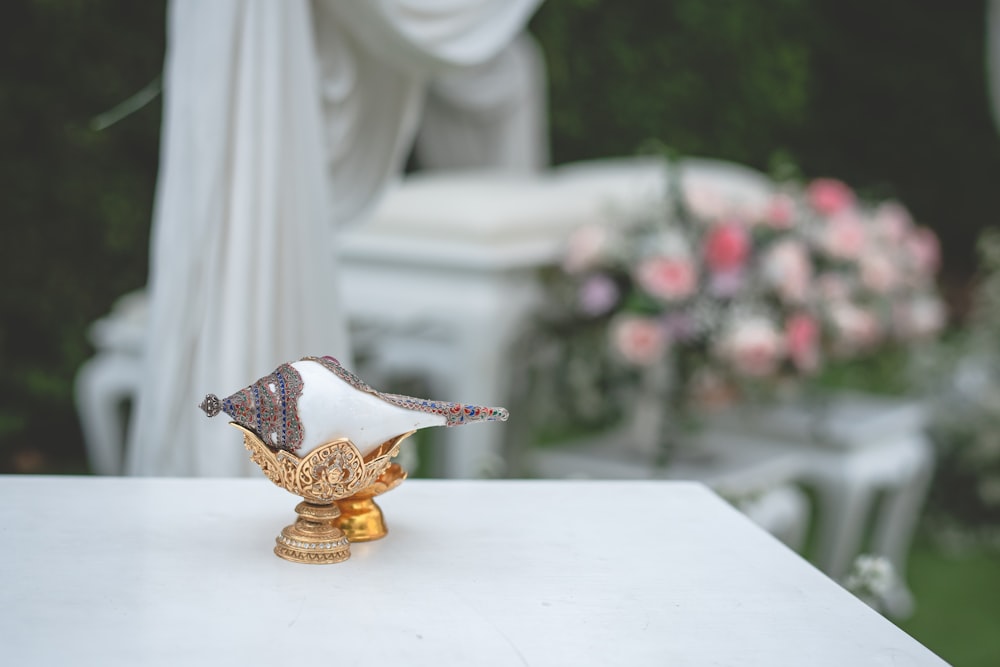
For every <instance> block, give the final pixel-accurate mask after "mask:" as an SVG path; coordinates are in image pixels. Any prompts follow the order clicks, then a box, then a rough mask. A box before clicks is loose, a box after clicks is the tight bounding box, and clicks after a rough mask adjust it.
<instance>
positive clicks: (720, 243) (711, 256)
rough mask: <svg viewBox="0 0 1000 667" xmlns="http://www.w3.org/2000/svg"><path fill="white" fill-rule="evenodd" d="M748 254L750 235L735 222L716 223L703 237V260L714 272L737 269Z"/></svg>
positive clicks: (741, 265)
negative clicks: (705, 236) (706, 235)
mask: <svg viewBox="0 0 1000 667" xmlns="http://www.w3.org/2000/svg"><path fill="white" fill-rule="evenodd" d="M749 254H750V235H749V234H747V230H746V229H745V228H744V227H743V226H742V225H739V224H737V223H735V222H724V223H722V224H719V225H716V226H715V227H714V228H712V230H711V231H709V233H708V237H707V238H706V239H705V261H706V262H708V267H709V268H710V269H711V270H712V271H713V272H715V273H729V272H733V271H739V270H740V269H742V268H743V265H744V264H745V263H746V261H747V257H748V256H749Z"/></svg>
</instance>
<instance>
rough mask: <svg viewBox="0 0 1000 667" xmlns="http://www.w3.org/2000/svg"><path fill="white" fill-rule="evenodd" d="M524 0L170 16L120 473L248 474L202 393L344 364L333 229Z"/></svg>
mask: <svg viewBox="0 0 1000 667" xmlns="http://www.w3.org/2000/svg"><path fill="white" fill-rule="evenodd" d="M538 2H539V0H368V1H366V2H360V1H358V2H352V1H348V0H339V1H338V0H318V1H317V2H315V3H310V2H309V1H308V0H284V1H283V2H273V1H271V0H213V1H212V2H204V1H202V0H173V1H172V2H171V3H170V4H169V10H168V45H167V55H166V65H165V73H164V114H163V134H162V139H161V158H160V174H159V182H158V186H157V198H156V206H155V211H154V217H153V230H152V240H151V248H150V275H149V281H148V286H147V288H148V291H149V295H150V324H149V331H148V335H147V340H146V341H145V377H144V380H143V383H142V387H141V389H140V393H139V396H138V401H137V406H136V412H135V417H134V419H133V420H132V424H131V428H130V434H129V445H128V450H127V451H128V461H127V462H126V467H127V471H128V472H129V473H130V474H137V475H204V476H210V475H215V476H229V475H240V474H250V473H252V472H253V470H254V469H253V467H252V464H251V463H250V462H249V460H248V457H247V455H246V453H245V451H243V448H242V446H241V445H240V438H239V437H238V436H237V434H236V433H235V432H230V431H231V429H228V428H227V427H226V426H225V424H224V423H223V422H222V421H220V420H209V419H206V418H205V417H204V415H203V414H202V413H201V411H200V410H198V409H197V404H198V403H199V402H200V400H201V398H202V397H203V395H204V394H206V393H208V392H214V393H217V394H220V395H223V394H227V393H229V392H232V391H234V390H236V389H239V388H241V387H243V386H245V385H246V384H248V383H250V382H252V381H253V380H255V379H257V378H258V377H260V376H262V375H264V374H266V373H268V372H270V371H271V370H273V369H274V368H275V367H276V366H277V365H278V364H279V363H281V362H283V361H289V360H294V359H297V358H298V357H300V356H303V355H306V354H334V355H339V356H340V358H341V359H342V360H344V361H345V363H349V358H348V355H349V345H348V340H347V334H346V327H345V322H344V321H343V318H342V317H340V313H339V309H338V303H337V298H336V294H337V285H336V272H335V267H334V264H333V257H334V248H333V245H334V243H335V230H336V227H337V225H341V224H344V223H346V222H349V221H351V220H354V219H357V218H358V217H359V216H360V215H361V214H362V213H363V211H364V210H365V209H366V208H367V207H369V206H370V205H371V203H372V202H373V201H374V200H375V198H376V197H377V195H378V194H379V192H380V191H381V190H382V189H383V188H384V187H385V185H386V183H387V181H388V180H389V179H390V178H392V177H393V176H394V175H396V174H398V172H399V169H400V165H401V162H402V159H403V158H404V157H405V154H406V151H407V150H408V148H409V146H410V144H411V143H412V140H413V135H414V133H415V131H416V127H417V123H418V120H419V117H420V112H421V105H422V101H423V96H424V94H425V90H426V86H427V82H428V81H429V80H430V79H431V78H434V77H437V76H440V75H444V74H446V73H448V72H454V71H460V70H461V69H462V68H467V67H475V66H479V65H481V64H482V63H484V62H487V61H489V60H490V59H491V58H494V57H495V56H496V55H497V54H498V53H499V52H500V51H501V50H502V49H504V48H505V46H506V45H507V44H509V43H510V41H511V40H512V39H513V37H514V35H516V34H517V33H518V32H519V31H520V30H521V28H522V27H523V25H524V23H525V21H526V20H527V19H528V18H529V17H530V15H531V13H532V12H533V11H534V9H535V7H536V6H537V4H538Z"/></svg>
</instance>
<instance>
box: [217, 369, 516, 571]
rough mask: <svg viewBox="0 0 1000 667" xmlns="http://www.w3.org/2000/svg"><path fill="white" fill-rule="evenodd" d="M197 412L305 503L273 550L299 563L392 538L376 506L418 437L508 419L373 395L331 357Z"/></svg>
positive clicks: (500, 413) (326, 559) (396, 480)
mask: <svg viewBox="0 0 1000 667" xmlns="http://www.w3.org/2000/svg"><path fill="white" fill-rule="evenodd" d="M200 407H201V409H202V410H204V411H205V414H207V415H208V416H209V417H214V416H215V415H217V414H219V413H220V412H225V413H226V414H227V415H229V417H231V418H232V420H233V421H232V422H231V423H232V425H233V426H235V427H236V428H238V429H240V431H242V433H243V444H244V446H245V447H246V448H247V449H248V450H249V451H250V459H251V460H252V461H253V462H254V463H256V464H257V465H259V466H260V468H261V470H262V471H263V472H264V475H266V476H267V478H268V479H270V480H271V481H272V482H274V483H275V484H277V485H278V486H280V487H282V488H283V489H285V490H287V491H289V492H291V493H294V494H295V495H298V496H301V497H302V499H303V502H301V503H299V504H298V505H297V506H296V508H295V511H296V513H297V514H298V519H297V520H296V521H295V523H294V524H292V525H290V526H286V527H285V528H284V529H283V530H282V531H281V535H279V536H278V538H277V540H276V542H277V544H276V546H275V548H274V552H275V553H276V554H277V555H278V556H280V557H281V558H284V559H286V560H291V561H295V562H300V563H337V562H340V561H343V560H347V559H348V558H349V557H350V542H351V541H355V542H359V541H366V540H373V539H378V538H380V537H383V536H384V535H385V534H386V528H385V523H384V521H383V519H382V511H381V509H379V507H378V505H376V504H375V502H374V500H373V498H374V497H375V496H376V495H379V494H381V493H384V492H386V491H389V490H391V489H393V488H395V487H396V486H398V485H399V484H400V483H401V482H402V481H403V480H404V479H405V478H406V472H405V471H404V470H403V469H402V468H401V467H400V466H399V465H398V464H393V463H391V459H392V457H393V456H395V455H396V454H398V453H399V444H400V443H401V442H402V441H403V440H405V439H406V438H407V437H409V436H410V435H412V434H413V433H414V432H415V431H416V430H417V429H421V428H426V427H429V426H458V425H460V424H466V423H470V422H474V421H506V420H507V417H508V414H507V411H506V410H505V409H503V408H488V407H483V406H477V405H466V404H462V403H450V402H447V401H432V400H427V399H421V398H414V397H412V396H402V395H399V394H387V393H383V392H380V391H376V390H375V389H372V388H371V387H370V386H368V384H366V383H365V382H364V381H363V380H362V379H361V378H359V377H358V376H357V375H355V374H354V373H351V372H350V371H349V370H347V369H346V368H344V367H343V366H341V365H340V362H338V361H337V360H336V359H334V358H333V357H305V358H304V359H302V360H300V361H297V362H294V363H286V364H282V365H281V366H279V367H278V368H277V369H276V370H275V371H274V372H273V373H271V374H270V375H267V376H266V377H263V378H261V379H259V380H257V381H256V382H254V383H253V384H251V385H250V386H248V387H246V388H244V389H241V390H240V391H238V392H236V393H235V394H233V395H231V396H229V397H227V398H222V399H220V398H219V397H218V396H216V395H215V394H209V395H208V396H206V397H205V400H204V401H202V403H201V406H200Z"/></svg>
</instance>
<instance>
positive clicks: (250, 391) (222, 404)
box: [201, 357, 507, 456]
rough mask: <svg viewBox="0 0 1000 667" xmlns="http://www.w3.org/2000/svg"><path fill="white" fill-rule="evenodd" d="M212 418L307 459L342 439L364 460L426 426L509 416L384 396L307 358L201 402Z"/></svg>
mask: <svg viewBox="0 0 1000 667" xmlns="http://www.w3.org/2000/svg"><path fill="white" fill-rule="evenodd" d="M201 408H202V409H203V410H204V411H205V413H206V414H208V416H209V417H213V416H215V415H217V414H218V413H219V412H225V413H226V414H228V415H229V416H230V417H232V418H233V421H234V422H236V423H237V424H239V425H241V426H243V427H244V428H247V429H249V430H251V431H253V432H254V433H255V434H256V435H257V436H258V437H259V438H260V439H261V440H263V441H264V442H265V443H267V444H268V445H270V446H271V447H273V448H275V449H284V450H286V451H291V452H295V453H296V454H297V455H299V456H306V455H308V454H309V452H311V451H313V450H315V449H316V448H317V447H320V446H322V445H324V444H327V443H329V442H332V441H334V440H337V439H340V438H346V439H348V440H350V441H351V442H352V443H354V446H355V447H357V448H358V451H360V452H361V454H362V455H367V454H369V453H370V452H372V451H374V450H376V449H377V448H378V447H379V446H380V445H382V444H383V443H385V442H386V441H388V440H391V439H392V438H395V437H396V436H399V435H402V434H404V433H409V432H411V431H415V430H417V429H421V428H427V427H428V426H457V425H459V424H465V423H468V422H472V421H505V420H506V419H507V411H506V410H504V409H503V408H489V407H483V406H477V405H465V404H461V403H449V402H447V401H432V400H428V399H421V398H413V397H411V396H401V395H398V394H386V393H382V392H379V391H376V390H374V389H372V388H371V387H370V386H368V384H367V383H365V382H364V381H363V380H362V379H361V378H359V377H358V376H356V375H354V374H353V373H351V372H350V371H348V370H347V369H345V368H344V367H343V366H341V365H340V362H338V361H337V360H336V359H334V358H333V357H306V358H305V359H302V360H300V361H297V362H294V363H290V364H282V365H281V366H279V367H278V368H277V369H276V370H275V371H274V372H273V373H271V374H270V375H268V376H266V377H263V378H261V379H259V380H257V382H255V383H253V384H252V385H249V386H248V387H246V388H244V389H242V390H240V391H238V392H236V393H235V394H233V395H231V396H229V397H228V398H225V399H219V398H218V397H217V396H215V395H214V394H209V395H208V396H206V397H205V401H204V402H203V403H202V404H201Z"/></svg>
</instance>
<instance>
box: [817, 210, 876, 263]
mask: <svg viewBox="0 0 1000 667" xmlns="http://www.w3.org/2000/svg"><path fill="white" fill-rule="evenodd" d="M822 234H823V238H822V243H823V249H824V250H825V251H826V253H827V254H828V255H830V256H831V257H834V258H836V259H842V260H851V259H857V257H858V256H859V255H860V254H861V252H862V251H863V250H864V249H865V244H866V242H867V238H866V234H865V226H864V223H862V222H861V218H859V217H858V216H857V214H856V213H855V212H854V211H844V212H842V213H838V214H837V215H835V216H833V217H832V218H830V219H829V221H828V222H827V224H826V226H825V227H824V228H823V232H822Z"/></svg>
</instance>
